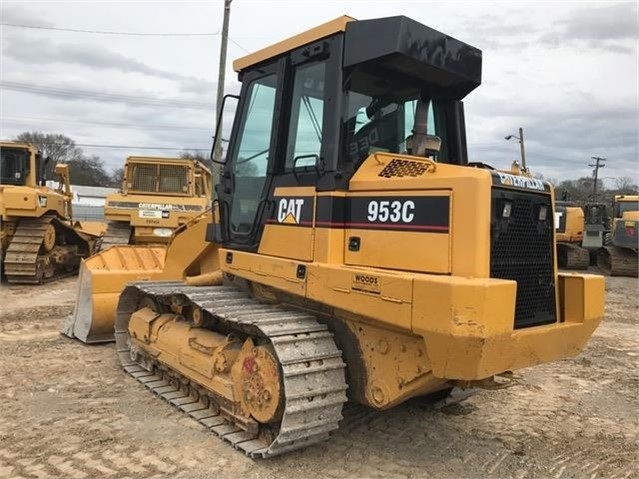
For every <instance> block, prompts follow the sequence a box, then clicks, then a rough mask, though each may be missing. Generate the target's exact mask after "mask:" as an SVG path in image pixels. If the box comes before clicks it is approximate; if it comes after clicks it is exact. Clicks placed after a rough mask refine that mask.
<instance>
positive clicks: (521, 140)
mask: <svg viewBox="0 0 639 479" xmlns="http://www.w3.org/2000/svg"><path fill="white" fill-rule="evenodd" d="M511 138H515V139H517V140H518V141H519V153H520V155H521V169H522V171H523V172H525V173H526V172H528V168H526V150H525V149H524V129H523V128H519V136H517V135H508V136H506V137H504V139H506V140H510V139H511Z"/></svg>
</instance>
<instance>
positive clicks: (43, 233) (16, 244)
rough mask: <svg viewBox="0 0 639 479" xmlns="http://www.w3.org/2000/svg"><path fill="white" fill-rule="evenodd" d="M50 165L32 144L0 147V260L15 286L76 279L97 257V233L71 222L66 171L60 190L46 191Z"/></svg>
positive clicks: (61, 169)
mask: <svg viewBox="0 0 639 479" xmlns="http://www.w3.org/2000/svg"><path fill="white" fill-rule="evenodd" d="M45 162H46V160H45V159H44V158H42V155H41V154H40V153H39V152H38V151H37V150H36V149H35V148H34V147H33V146H31V145H28V144H23V143H15V142H0V216H1V218H2V226H1V227H0V235H1V236H0V257H1V258H2V269H3V274H4V275H5V276H6V277H7V279H8V281H9V282H11V283H43V282H47V281H51V280H54V279H56V278H60V277H63V276H67V275H70V274H74V273H75V272H76V271H77V270H78V267H79V266H80V261H81V260H82V258H86V257H88V256H90V255H91V254H92V253H93V250H94V246H95V244H96V242H97V240H98V239H99V236H98V235H97V234H93V233H95V232H96V229H95V228H91V231H85V230H83V229H82V228H81V226H80V224H79V223H74V222H73V221H72V209H71V199H72V194H71V187H70V184H69V170H68V166H67V165H64V164H58V165H56V167H55V173H56V174H57V175H58V177H59V185H60V186H59V187H58V189H55V190H54V189H51V188H48V187H47V186H46V178H45V177H44V171H45Z"/></svg>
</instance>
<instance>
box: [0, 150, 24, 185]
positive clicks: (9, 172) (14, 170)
mask: <svg viewBox="0 0 639 479" xmlns="http://www.w3.org/2000/svg"><path fill="white" fill-rule="evenodd" d="M30 159H31V158H30V153H29V150H27V149H24V148H12V147H7V146H2V147H0V185H15V186H24V185H25V184H26V181H27V176H29V169H30V164H29V163H30Z"/></svg>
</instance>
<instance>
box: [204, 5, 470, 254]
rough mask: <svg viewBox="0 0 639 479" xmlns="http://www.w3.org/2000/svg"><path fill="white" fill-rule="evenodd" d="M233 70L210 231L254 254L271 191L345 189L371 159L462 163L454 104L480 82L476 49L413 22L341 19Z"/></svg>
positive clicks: (459, 112) (460, 120)
mask: <svg viewBox="0 0 639 479" xmlns="http://www.w3.org/2000/svg"><path fill="white" fill-rule="evenodd" d="M234 68H235V69H236V70H237V71H238V74H239V79H240V81H241V82H242V90H241V94H240V97H239V104H238V106H237V110H236V116H235V121H234V124H233V133H232V135H231V141H230V143H229V147H228V151H227V154H226V162H225V165H224V168H223V172H222V178H221V180H220V185H219V186H218V200H219V206H220V212H221V218H222V222H221V225H220V228H218V229H216V231H215V233H214V234H212V235H211V236H213V237H214V238H215V240H217V241H220V242H222V243H223V244H225V245H227V246H232V247H235V248H239V249H248V250H256V249H257V245H258V244H259V239H260V235H261V230H262V229H263V226H264V224H265V222H266V220H267V219H268V218H270V217H271V215H272V213H273V208H274V202H273V200H272V198H273V193H274V191H275V188H277V187H284V186H289V187H291V186H307V187H308V186H313V187H316V190H317V191H336V190H338V191H347V190H348V187H349V180H350V178H351V177H352V176H353V174H354V172H355V171H357V169H358V168H359V166H360V165H361V164H362V162H363V161H364V160H365V159H366V158H368V157H369V156H370V155H372V154H374V153H376V152H390V153H398V154H401V153H403V154H410V155H413V156H416V157H429V158H431V159H433V160H435V161H438V162H442V163H450V164H458V165H465V164H467V163H468V159H467V152H466V134H465V127H464V115H463V105H462V103H461V99H462V98H463V97H465V96H466V95H467V94H468V93H469V92H470V91H472V90H473V89H474V88H476V87H477V86H479V84H480V82H481V51H479V50H477V49H476V48H473V47H471V46H469V45H466V44H464V43H462V42H460V41H458V40H455V39H454V38H452V37H449V36H447V35H444V34H442V33H440V32H437V31H435V30H433V29H431V28H429V27H426V26H424V25H422V24H420V23H418V22H415V21H414V20H411V19H409V18H406V17H402V16H400V17H390V18H383V19H375V20H364V21H355V20H353V19H351V18H349V17H341V18H339V19H337V20H334V21H332V22H329V23H327V24H324V25H320V26H319V27H317V28H314V29H312V30H309V31H307V32H305V33H304V34H301V35H298V36H296V37H292V38H290V39H288V40H285V41H283V42H280V43H278V44H275V45H273V46H271V47H268V48H266V49H264V50H260V51H258V52H256V53H253V54H251V55H248V56H246V57H244V58H241V59H239V60H237V61H236V62H235V63H234ZM219 123H220V122H219V121H218V124H219ZM217 136H218V137H219V135H217ZM210 239H213V238H210Z"/></svg>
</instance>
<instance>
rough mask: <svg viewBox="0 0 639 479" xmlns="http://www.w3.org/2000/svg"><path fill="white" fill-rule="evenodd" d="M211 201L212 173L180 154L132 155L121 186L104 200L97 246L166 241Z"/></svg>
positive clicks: (163, 242) (125, 165) (107, 246)
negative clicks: (103, 227) (104, 223)
mask: <svg viewBox="0 0 639 479" xmlns="http://www.w3.org/2000/svg"><path fill="white" fill-rule="evenodd" d="M210 202H211V172H210V170H209V169H208V168H206V167H205V166H204V165H203V164H202V163H201V162H199V161H197V160H191V159H184V158H160V157H147V156H130V157H128V158H127V160H126V163H125V164H124V178H123V180H122V189H121V191H120V192H118V193H113V194H111V195H109V196H108V197H107V198H106V201H105V204H104V217H105V218H106V220H107V221H108V227H107V231H106V234H105V235H104V237H103V238H102V242H101V246H100V248H101V249H107V248H109V247H111V246H113V245H121V244H147V245H150V244H154V245H161V244H166V243H167V242H168V240H169V237H170V236H171V233H173V231H174V230H175V229H176V228H177V227H179V226H180V225H183V224H185V223H187V222H188V221H189V220H190V219H192V218H194V217H196V216H199V215H200V214H202V212H204V211H205V210H206V209H207V208H208V207H209V205H210Z"/></svg>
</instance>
